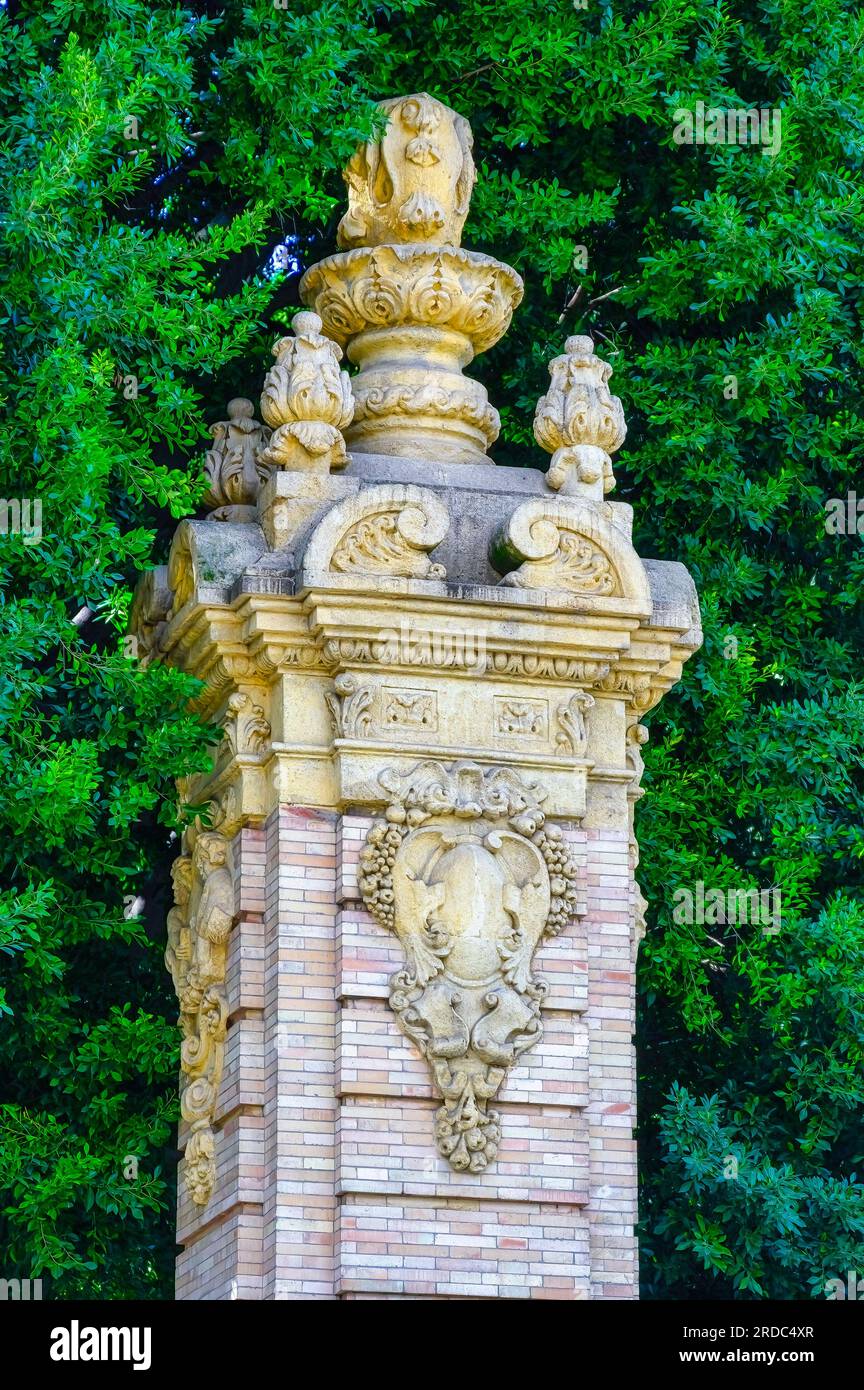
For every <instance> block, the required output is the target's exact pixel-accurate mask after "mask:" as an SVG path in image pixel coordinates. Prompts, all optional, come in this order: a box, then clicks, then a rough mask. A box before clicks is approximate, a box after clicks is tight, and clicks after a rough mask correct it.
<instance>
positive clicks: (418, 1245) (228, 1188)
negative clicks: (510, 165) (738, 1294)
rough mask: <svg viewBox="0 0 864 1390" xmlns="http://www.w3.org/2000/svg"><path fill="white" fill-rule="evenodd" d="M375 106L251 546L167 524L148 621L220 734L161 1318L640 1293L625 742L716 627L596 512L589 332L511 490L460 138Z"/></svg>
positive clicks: (561, 363) (145, 596) (192, 850)
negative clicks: (495, 442) (547, 457)
mask: <svg viewBox="0 0 864 1390" xmlns="http://www.w3.org/2000/svg"><path fill="white" fill-rule="evenodd" d="M385 111H386V113H387V114H388V115H389V117H390V125H389V126H388V128H387V130H386V131H385V132H384V133H383V135H382V137H381V139H379V140H377V141H373V142H371V143H370V145H369V146H367V147H365V149H364V150H363V151H362V152H361V153H360V154H358V156H357V158H356V159H355V160H354V161H352V165H351V167H350V169H349V173H348V181H349V188H350V189H351V201H350V207H349V212H348V214H347V216H346V218H345V219H344V220H343V224H342V230H341V234H340V239H341V244H343V245H344V246H347V247H350V248H351V249H349V250H347V251H345V252H344V253H343V254H342V255H339V256H334V257H330V258H329V259H328V260H327V261H325V262H323V263H322V265H321V266H317V267H313V268H312V269H311V270H310V271H308V272H307V275H306V277H305V278H304V282H303V289H302V293H303V296H304V298H305V300H306V302H307V303H309V304H311V305H313V306H314V314H317V315H318V319H315V318H314V315H305V316H299V317H298V319H296V320H295V336H294V337H293V338H289V339H286V340H283V341H282V342H281V343H280V344H277V366H276V368H274V369H273V372H271V375H270V377H269V378H268V384H267V386H266V388H265V397H266V400H267V404H266V406H265V407H262V409H263V414H264V418H265V419H266V420H267V422H268V425H272V426H273V427H274V428H275V430H276V434H275V435H274V436H273V439H271V440H270V442H269V444H267V445H265V444H263V443H262V445H261V447H260V449H259V451H258V453H257V454H256V455H255V456H254V458H252V459H251V464H250V459H249V458H248V457H246V456H245V455H244V459H245V462H244V468H245V476H247V477H248V478H249V479H251V465H254V467H255V469H256V471H257V470H258V469H259V465H260V466H262V467H263V478H262V481H261V482H260V486H259V488H258V491H257V498H256V502H255V508H256V510H255V517H256V520H254V521H253V520H251V519H249V520H232V519H231V518H230V517H227V515H226V519H224V520H220V521H218V522H216V521H213V520H207V521H203V522H188V521H186V522H183V523H181V525H180V527H179V528H178V531H177V535H176V537H175V541H174V545H173V548H172V552H171V557H170V561H169V565H168V567H167V573H165V572H162V573H161V574H154V576H153V577H152V578H150V579H148V580H145V581H144V583H143V584H142V587H141V591H140V593H139V596H138V599H137V601H136V608H135V614H136V623H137V630H138V633H139V640H140V647H141V651H142V655H143V656H144V658H145V659H147V660H155V659H159V660H167V661H170V662H173V663H175V664H177V665H179V666H181V667H183V668H184V669H186V670H189V671H193V672H194V673H195V674H196V675H197V676H198V677H199V678H200V679H201V681H202V682H203V687H202V693H201V695H200V696H199V698H198V700H197V702H196V703H197V708H198V709H199V710H200V711H201V713H202V715H203V716H204V717H205V718H207V719H208V720H210V721H211V722H212V723H213V725H214V729H215V730H216V731H217V732H216V733H215V734H214V762H213V770H212V772H211V773H209V774H208V775H206V776H199V777H196V778H194V779H191V780H190V781H189V783H188V784H185V785H184V786H183V787H182V788H181V791H182V793H183V795H184V796H185V797H186V798H187V799H188V800H191V801H194V802H195V803H196V804H202V803H206V802H208V801H209V802H210V803H211V810H212V815H211V816H210V827H209V828H208V829H205V830H203V831H202V830H201V829H200V828H196V829H195V830H194V831H191V832H187V835H186V837H185V842H184V845H183V854H182V856H181V858H180V860H179V861H178V867H177V870H176V873H175V891H176V905H175V907H174V909H172V913H171V915H170V917H169V923H168V938H169V945H168V950H167V953H166V960H167V962H168V964H169V967H170V968H171V970H172V972H173V974H174V978H175V984H177V987H178V994H179V995H180V999H181V1025H182V1029H183V1033H184V1038H185V1041H184V1051H183V1059H182V1062H183V1083H182V1084H183V1096H184V1105H183V1114H184V1122H183V1125H182V1127H181V1135H180V1138H181V1144H185V1145H186V1159H185V1163H184V1167H183V1172H184V1174H185V1177H186V1183H185V1186H184V1188H183V1191H182V1193H181V1201H180V1207H179V1216H178V1231H179V1233H180V1238H181V1240H182V1242H183V1244H184V1247H185V1249H184V1253H183V1255H182V1256H181V1259H180V1262H179V1265H178V1297H184V1298H196V1297H201V1298H222V1297H231V1296H232V1295H236V1296H243V1297H252V1298H325V1299H327V1298H329V1299H334V1298H365V1297H397V1298H403V1297H404V1298H413V1297H430V1298H470V1297H490V1296H491V1297H501V1298H513V1297H519V1298H526V1297H527V1298H535V1297H540V1298H548V1297H560V1298H566V1299H577V1298H584V1297H589V1298H608V1297H620V1296H625V1297H635V1296H636V1283H635V1279H636V1258H635V1257H636V1246H635V1236H634V1233H633V1225H634V1221H635V1216H636V1200H635V1187H636V1168H635V1162H636V1159H635V1144H634V1141H633V1137H632V1129H633V1124H634V1121H635V1077H634V1064H633V1051H632V1032H633V1011H634V1006H633V989H634V968H635V959H636V951H637V948H638V942H639V939H640V937H641V935H642V933H643V931H644V927H645V922H644V911H645V905H644V900H643V899H642V897H641V894H640V893H639V889H638V885H637V883H636V879H635V872H636V868H637V865H638V845H637V842H636V835H635V827H634V809H635V804H636V801H637V800H638V798H639V796H640V795H641V791H640V787H639V782H640V778H641V774H642V767H643V760H642V748H643V747H644V743H645V739H646V737H647V730H646V727H645V725H644V724H643V723H642V722H641V721H642V718H643V716H644V714H645V712H646V711H648V710H650V709H651V708H652V707H653V706H654V705H656V704H657V703H658V701H659V700H660V699H661V698H662V697H663V695H664V694H665V693H666V691H668V690H669V689H670V687H671V686H672V685H674V683H675V682H676V681H677V680H678V679H679V677H680V674H681V670H682V666H683V663H684V662H685V661H686V660H687V658H688V656H689V655H690V654H691V653H692V652H693V651H694V650H695V649H696V648H697V647H698V645H699V643H700V641H701V631H700V623H699V608H698V601H697V598H696V594H695V589H694V587H693V583H692V580H691V578H690V576H689V574H688V573H687V571H686V569H684V567H683V566H681V565H680V564H677V563H674V562H666V561H660V560H647V561H643V560H642V559H641V558H640V557H639V556H638V555H637V553H636V551H635V550H634V548H633V544H632V522H633V510H632V508H631V507H630V506H629V505H627V504H626V503H619V502H611V501H607V500H606V499H605V496H604V490H606V489H608V487H609V486H610V485H611V482H612V479H611V466H609V459H610V455H611V453H612V452H613V451H614V450H615V449H616V448H617V447H618V446H619V445H620V443H621V441H622V440H623V437H624V422H623V416H622V415H621V411H620V404H619V403H618V402H617V401H616V399H615V398H614V397H612V396H610V394H609V391H608V387H607V382H608V376H609V370H608V367H607V366H606V365H605V364H604V363H602V362H601V361H600V360H599V359H598V358H597V357H596V355H595V354H594V352H593V345H592V344H590V342H589V341H588V340H583V339H575V340H569V341H568V343H567V345H566V351H565V353H564V355H563V357H560V358H558V359H556V360H555V361H554V362H553V363H552V365H551V368H550V372H551V382H550V389H549V392H547V394H546V396H545V397H544V398H543V400H542V401H541V403H540V405H539V406H538V413H537V422H536V429H537V436H538V439H539V440H540V442H541V444H542V445H543V446H544V447H545V448H546V449H547V450H550V451H552V452H553V464H552V470H551V472H550V474H546V475H544V474H543V473H542V472H540V471H539V470H537V469H533V468H528V469H524V470H523V469H504V468H494V467H493V466H492V463H491V460H490V459H489V458H488V456H487V455H486V452H485V450H486V448H487V447H488V445H489V444H490V442H491V441H492V439H493V438H494V434H495V430H496V429H497V423H496V418H495V413H494V410H493V409H492V407H490V406H489V405H488V402H487V401H486V398H485V392H482V391H481V390H480V388H479V387H477V386H476V385H475V384H473V383H470V382H468V381H467V379H466V378H465V377H463V376H462V368H463V367H464V366H465V365H467V363H468V362H469V361H470V359H471V356H472V355H473V353H474V352H475V351H480V350H482V349H483V347H485V346H488V345H489V343H490V342H492V341H494V340H495V338H496V337H497V336H498V335H499V334H500V333H501V332H503V331H505V329H506V326H507V323H508V322H509V317H510V314H511V313H512V311H513V309H514V307H515V306H516V304H517V303H518V299H519V297H520V295H521V282H520V281H519V280H518V277H517V276H515V273H514V272H512V271H510V270H509V269H508V268H507V267H506V266H502V265H501V264H500V263H498V262H496V261H494V260H493V259H492V258H491V257H488V256H482V255H480V254H479V253H474V252H468V251H463V250H462V249H460V248H459V246H458V241H459V235H460V233H461V227H462V222H463V221H464V215H465V212H466V211H467V198H468V195H469V194H470V186H471V183H472V182H473V163H472V162H471V159H470V138H469V133H468V132H467V127H465V123H464V122H461V118H458V117H455V116H454V114H453V113H452V112H449V111H448V110H447V108H444V107H442V106H441V105H440V103H436V102H434V101H433V100H432V99H431V98H428V97H425V96H422V95H421V96H415V97H409V98H400V99H398V100H396V101H394V102H392V103H386V104H385ZM382 170H384V171H386V175H387V178H386V179H385V180H384V181H383V182H381V181H380V180H379V179H378V177H377V176H378V173H380V171H382ZM342 346H344V347H345V348H346V352H347V355H348V357H349V359H350V360H352V361H354V362H355V363H356V364H358V365H359V368H360V370H359V371H358V372H357V374H356V375H355V376H354V377H353V378H352V379H351V386H350V390H349V387H348V386H347V385H346V380H347V379H345V374H344V373H343V372H342V371H341V368H340V367H339V349H340V348H341V347H342ZM349 398H350V399H349ZM352 408H353V418H352V416H351V409H352ZM236 413H237V412H236V411H235V414H236ZM243 418H244V419H245V418H248V416H246V415H244V417H243ZM295 426H296V427H297V428H296V429H295ZM300 426H303V428H302V429H301V428H300ZM306 426H310V427H312V428H310V430H306V428H305V427H306ZM261 428H262V429H263V428H264V427H263V426H262V427H261ZM283 431H284V433H281V432H283ZM343 431H344V441H343V433H342V432H343ZM280 433H281V438H280V437H277V436H280ZM337 436H338V438H337ZM241 454H242V450H241ZM226 457H227V455H226ZM467 463H474V464H479V465H482V466H478V467H465V466H464V465H465V464H467ZM343 465H344V466H343ZM333 469H339V471H338V472H334V471H332V470H333ZM241 472H242V470H241ZM259 476H260V475H259ZM244 486H245V485H244ZM556 489H557V495H556ZM238 495H239V494H238ZM243 496H244V498H245V497H246V496H247V494H246V493H245V492H244V493H243ZM226 505H228V504H226ZM230 505H235V504H234V503H233V502H232V503H231V504H230ZM237 505H240V504H239V503H238V504H237ZM242 505H243V506H244V507H245V506H249V505H251V504H250V503H248V502H247V501H245V500H244V501H243V503H242ZM202 846H203V848H202ZM208 846H209V847H210V849H213V850H214V852H215V851H217V850H218V853H217V856H216V857H217V858H219V856H220V855H221V853H222V848H223V847H224V864H223V863H218V864H217V863H215V862H211V860H212V855H210V849H208ZM208 855H210V858H209V859H208V863H207V864H206V865H205V863H204V860H205V858H207V857H208ZM196 856H197V859H196ZM193 864H194V865H196V867H194V868H193ZM226 876H227V877H226ZM229 889H230V892H229ZM229 897H230V898H231V902H230V903H229ZM229 909H230V910H229ZM193 962H194V965H193ZM190 981H191V982H192V983H191V984H190ZM388 1000H389V1004H390V1008H389V1009H388V1007H387V1004H388ZM184 1001H185V1002H184ZM394 1014H395V1017H394ZM194 1087H197V1089H194ZM436 1109H437V1115H436V1113H435V1112H436ZM238 1290H239V1291H240V1292H239V1294H238V1293H237V1291H238Z"/></svg>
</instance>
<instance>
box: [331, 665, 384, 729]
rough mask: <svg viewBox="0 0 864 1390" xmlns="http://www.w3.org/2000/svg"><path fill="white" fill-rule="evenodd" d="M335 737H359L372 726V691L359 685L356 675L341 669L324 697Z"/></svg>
mask: <svg viewBox="0 0 864 1390" xmlns="http://www.w3.org/2000/svg"><path fill="white" fill-rule="evenodd" d="M324 698H325V699H326V701H327V708H328V710H329V711H330V718H331V720H332V721H333V731H334V733H335V735H336V737H337V738H360V737H363V736H364V735H366V734H368V733H369V730H370V729H371V727H372V715H371V708H372V691H371V690H367V689H366V688H365V687H364V686H361V685H359V683H358V681H357V678H356V676H353V675H352V674H351V672H350V671H343V672H341V673H340V674H339V675H338V676H336V677H335V679H334V681H333V690H332V692H330V693H328V694H327V695H326V696H325V697H324Z"/></svg>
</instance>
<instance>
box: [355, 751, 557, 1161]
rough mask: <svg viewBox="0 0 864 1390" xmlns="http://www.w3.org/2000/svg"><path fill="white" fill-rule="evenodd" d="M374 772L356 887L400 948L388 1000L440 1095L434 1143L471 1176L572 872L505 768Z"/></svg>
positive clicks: (531, 1027) (524, 1029) (538, 795)
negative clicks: (379, 803)
mask: <svg viewBox="0 0 864 1390" xmlns="http://www.w3.org/2000/svg"><path fill="white" fill-rule="evenodd" d="M379 780H380V782H381V784H382V786H383V787H384V790H385V791H386V792H387V793H388V796H389V798H390V800H389V805H388V807H387V810H386V813H385V817H384V819H383V820H379V821H376V822H375V824H374V825H373V826H372V828H371V830H370V831H369V835H368V838H367V846H366V849H365V850H364V851H363V854H362V856H361V878H360V891H361V893H362V895H363V900H364V902H365V903H366V905H367V907H368V908H369V910H370V912H372V914H373V915H374V916H375V917H376V918H377V920H378V921H379V922H380V923H381V925H382V926H384V927H386V928H388V929H389V930H390V931H393V932H395V933H396V935H397V936H398V937H399V940H400V942H401V943H402V947H403V950H404V952H405V961H406V968H405V969H404V970H400V971H397V973H396V974H395V975H394V976H393V977H392V979H391V981H390V1005H391V1007H392V1009H393V1011H394V1013H395V1014H396V1017H397V1018H398V1020H399V1024H400V1026H401V1028H402V1030H403V1032H404V1033H405V1034H406V1035H407V1036H408V1037H409V1038H410V1039H411V1040H412V1042H414V1043H415V1044H416V1046H417V1047H418V1048H419V1049H420V1051H421V1053H422V1054H423V1055H424V1056H425V1057H426V1058H427V1059H428V1061H429V1064H430V1068H431V1071H432V1076H433V1080H434V1082H435V1085H436V1087H437V1089H438V1091H439V1092H440V1094H441V1096H442V1098H443V1102H444V1103H443V1105H442V1106H441V1108H440V1109H439V1111H438V1113H437V1116H436V1124H435V1138H436V1142H437V1146H438V1150H439V1152H440V1153H441V1154H442V1155H443V1156H444V1157H445V1158H446V1159H447V1160H448V1162H449V1163H450V1165H451V1167H453V1168H454V1169H455V1170H456V1171H457V1172H464V1171H470V1172H472V1173H480V1172H482V1171H483V1170H484V1169H485V1168H486V1167H487V1166H488V1164H489V1163H491V1162H492V1160H493V1159H494V1158H495V1156H496V1154H497V1151H498V1143H499V1139H500V1134H501V1130H500V1117H499V1114H498V1112H497V1111H496V1110H493V1109H490V1107H489V1102H490V1101H491V1100H493V1099H494V1097H495V1096H496V1094H497V1093H498V1091H499V1089H500V1087H501V1085H502V1083H503V1081H504V1079H505V1077H506V1075H507V1072H508V1070H509V1069H510V1067H511V1066H513V1064H514V1063H515V1062H516V1061H517V1059H518V1058H519V1056H520V1055H521V1054H522V1053H523V1052H525V1051H526V1050H527V1049H528V1048H530V1047H533V1046H534V1044H535V1043H536V1042H537V1041H538V1039H539V1038H540V1036H541V1033H542V1024H541V1020H540V1005H541V1002H542V1000H543V998H544V996H545V994H546V989H547V986H546V984H545V983H544V981H543V980H542V979H541V978H540V977H539V976H537V975H535V974H534V973H533V969H532V963H533V957H534V952H535V949H536V947H537V945H538V943H539V942H540V940H541V939H542V938H543V937H551V936H556V935H557V934H558V933H559V932H560V931H562V930H563V929H564V927H565V926H566V925H567V923H568V921H569V920H570V918H571V917H572V916H573V914H574V913H575V911H576V867H575V865H574V863H573V861H572V859H571V858H570V854H569V851H568V849H567V846H566V843H565V841H564V837H563V833H562V831H561V830H560V829H559V828H558V827H557V826H554V825H550V824H547V823H546V821H545V817H544V814H543V812H542V810H541V809H540V802H542V801H543V799H544V797H545V793H544V792H543V791H542V790H541V789H540V788H538V787H537V786H534V785H530V786H529V785H526V784H525V783H524V782H523V781H522V779H521V778H520V777H519V775H518V774H517V773H516V772H514V771H513V770H511V769H509V768H488V769H484V768H482V767H480V766H479V765H478V764H476V763H469V762H463V763H456V764H455V765H452V766H448V765H446V764H444V763H439V762H425V763H420V764H419V765H418V766H417V767H415V768H414V769H413V771H411V772H408V773H402V772H397V771H392V770H391V771H385V772H384V773H382V774H381V777H380V779H379Z"/></svg>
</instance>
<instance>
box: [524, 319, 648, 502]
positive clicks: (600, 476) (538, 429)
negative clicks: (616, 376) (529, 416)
mask: <svg viewBox="0 0 864 1390" xmlns="http://www.w3.org/2000/svg"><path fill="white" fill-rule="evenodd" d="M549 375H550V377H551V378H552V380H551V383H550V386H549V390H548V391H547V392H546V395H545V396H541V397H540V400H539V401H538V402H537V410H536V413H535V415H534V438H535V439H536V440H537V443H538V444H540V445H541V446H542V447H543V448H544V449H548V451H549V453H550V454H551V455H552V463H551V465H550V467H549V472H548V473H547V474H546V482H547V483H548V485H549V487H551V488H552V489H553V490H554V491H556V492H557V491H559V490H560V491H561V492H562V493H582V494H583V495H586V496H589V497H592V498H598V499H599V498H602V497H603V494H604V493H606V492H611V490H612V488H613V487H614V486H615V478H614V476H613V474H612V460H611V458H610V457H609V456H610V454H612V453H614V452H615V450H616V449H619V448H620V447H621V445H622V444H623V443H624V439H625V436H626V434H627V427H626V425H625V423H624V411H623V409H622V406H621V402H620V401H619V399H618V397H617V396H613V395H612V393H611V392H610V390H609V387H608V385H607V383H608V381H609V378H610V376H611V375H612V368H611V367H610V366H609V363H608V362H603V361H601V360H600V358H599V357H597V356H596V355H595V352H594V343H593V342H592V340H591V339H590V338H584V337H574V338H568V339H567V342H566V343H565V345H564V355H563V356H562V357H556V358H555V359H554V360H553V361H552V362H550V364H549Z"/></svg>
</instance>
